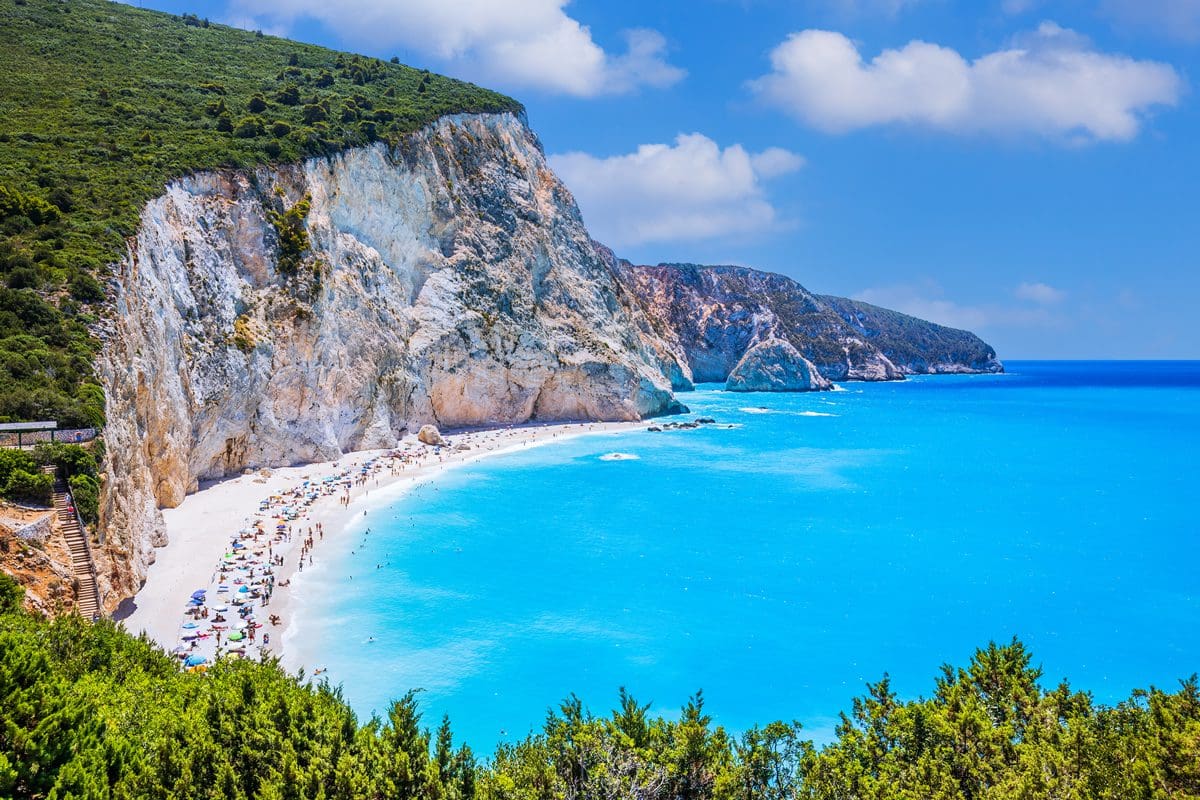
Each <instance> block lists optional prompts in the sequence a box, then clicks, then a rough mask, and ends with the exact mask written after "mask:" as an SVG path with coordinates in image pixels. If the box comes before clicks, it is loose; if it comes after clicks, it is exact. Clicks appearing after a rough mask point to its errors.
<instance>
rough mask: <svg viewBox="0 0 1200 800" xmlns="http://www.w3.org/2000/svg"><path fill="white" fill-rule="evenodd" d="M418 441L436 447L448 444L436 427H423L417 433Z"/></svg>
mask: <svg viewBox="0 0 1200 800" xmlns="http://www.w3.org/2000/svg"><path fill="white" fill-rule="evenodd" d="M417 441H419V442H421V443H422V444H428V445H433V446H435V447H437V446H441V445H444V444H445V443H446V440H445V439H443V438H442V434H441V432H440V431H438V429H437V426H436V425H422V426H421V430H419V431H417Z"/></svg>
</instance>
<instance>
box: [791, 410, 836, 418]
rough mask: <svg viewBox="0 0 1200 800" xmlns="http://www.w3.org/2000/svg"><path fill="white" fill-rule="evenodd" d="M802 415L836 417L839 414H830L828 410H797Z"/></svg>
mask: <svg viewBox="0 0 1200 800" xmlns="http://www.w3.org/2000/svg"><path fill="white" fill-rule="evenodd" d="M797 413H798V414H799V415H800V416H802V417H836V416H837V414H830V413H829V412H828V411H799V412H797Z"/></svg>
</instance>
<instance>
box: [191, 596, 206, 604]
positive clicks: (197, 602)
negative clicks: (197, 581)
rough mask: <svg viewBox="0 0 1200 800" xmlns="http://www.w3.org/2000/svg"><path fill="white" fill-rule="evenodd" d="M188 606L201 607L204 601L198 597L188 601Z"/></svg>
mask: <svg viewBox="0 0 1200 800" xmlns="http://www.w3.org/2000/svg"><path fill="white" fill-rule="evenodd" d="M188 605H189V606H202V605H204V600H202V599H201V598H199V597H193V598H192V599H191V600H188Z"/></svg>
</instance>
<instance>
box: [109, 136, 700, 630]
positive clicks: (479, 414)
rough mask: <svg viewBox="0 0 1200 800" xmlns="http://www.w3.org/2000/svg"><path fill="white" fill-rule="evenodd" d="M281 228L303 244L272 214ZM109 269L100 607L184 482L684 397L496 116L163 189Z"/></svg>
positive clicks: (130, 579) (564, 208) (544, 174)
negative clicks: (295, 230) (459, 431)
mask: <svg viewBox="0 0 1200 800" xmlns="http://www.w3.org/2000/svg"><path fill="white" fill-rule="evenodd" d="M297 221H298V222H299V224H300V227H301V228H302V230H303V231H304V232H305V233H306V238H307V242H306V244H307V247H306V248H304V249H303V250H302V251H300V252H294V251H291V250H287V249H284V248H282V247H281V243H280V242H281V237H280V236H279V230H280V228H279V227H278V226H283V225H287V224H289V222H290V223H296V222H297ZM293 243H294V240H293ZM293 250H294V247H293ZM114 283H115V287H114V288H115V293H116V305H115V309H114V311H115V313H114V314H113V318H112V323H111V329H110V330H108V331H107V333H106V335H105V347H104V351H103V353H102V355H101V358H100V361H99V364H98V371H99V373H100V377H101V380H102V382H103V384H104V387H105V391H106V392H107V396H108V426H107V429H106V431H105V440H106V443H107V448H106V451H107V458H106V463H105V465H104V471H105V481H104V486H103V491H102V494H103V496H102V500H101V514H102V524H103V529H104V530H105V532H106V543H105V547H104V548H103V550H104V552H103V553H102V554H101V561H102V564H101V573H102V575H101V584H102V586H101V591H102V595H103V596H104V597H105V598H106V605H107V606H109V607H110V608H111V607H112V606H113V605H115V604H116V602H117V601H118V600H119V599H120V598H121V597H123V596H128V595H131V594H132V593H134V592H135V591H136V590H137V588H138V586H139V584H140V581H141V579H142V578H143V576H144V574H145V569H146V566H147V565H148V564H149V563H150V561H151V560H152V558H153V553H152V546H153V545H161V544H162V543H163V542H164V539H163V528H162V525H161V515H160V514H159V510H158V509H159V508H160V507H170V506H174V505H176V504H178V503H179V502H180V501H181V500H182V499H183V497H184V496H185V495H186V494H187V493H188V492H191V491H193V490H195V489H196V487H197V485H198V482H199V481H201V480H204V479H213V478H221V477H223V476H226V475H233V474H237V473H240V472H241V471H242V470H243V469H245V468H248V467H249V468H256V467H261V466H277V465H284V464H295V463H302V462H307V461H313V460H319V459H328V458H333V457H336V456H338V455H340V454H341V453H343V452H346V451H350V450H356V449H365V448H372V447H386V446H390V445H393V444H395V442H396V440H397V438H398V437H399V436H400V435H401V433H402V432H404V431H406V430H415V429H416V428H417V427H419V426H420V425H421V424H424V423H436V424H439V425H441V426H443V427H455V426H467V425H480V424H485V423H515V422H524V421H527V420H531V419H536V420H568V419H597V420H633V419H640V418H643V417H648V416H652V415H655V414H661V413H666V412H671V411H674V410H677V409H678V408H679V405H678V403H677V402H676V401H675V400H674V399H673V397H672V394H671V386H670V382H669V381H668V379H667V378H666V377H664V376H665V375H670V374H673V373H678V372H679V371H680V368H679V366H678V365H677V364H673V363H666V362H664V359H668V361H669V358H670V356H669V355H668V354H664V353H660V352H658V350H657V349H656V348H655V347H654V346H652V345H648V344H647V343H646V341H645V340H644V338H643V336H642V334H641V332H642V331H647V330H649V329H650V325H649V322H648V321H647V320H646V319H644V317H643V316H642V311H641V308H640V306H639V305H638V304H637V303H635V302H633V301H632V299H631V297H630V296H629V295H628V293H627V292H625V291H624V290H623V288H622V287H620V286H619V285H618V284H617V281H616V279H615V276H614V275H613V273H612V272H611V271H610V270H609V268H608V266H607V264H606V263H605V262H604V261H603V260H602V259H600V258H599V257H598V256H597V254H596V251H595V250H594V248H593V246H592V242H591V240H590V238H589V237H588V234H587V231H586V229H585V228H584V226H583V222H582V220H581V218H580V216H579V212H578V209H577V208H576V206H575V202H574V200H573V198H572V197H571V195H570V193H569V192H568V191H567V190H566V188H565V187H564V186H563V185H562V184H561V183H560V182H559V180H558V179H557V178H556V177H555V175H554V174H553V173H552V172H551V171H550V169H549V168H548V167H547V165H546V161H545V158H544V155H543V153H542V150H541V147H540V145H539V143H538V141H537V139H536V138H535V137H534V135H533V134H532V133H531V132H530V131H529V129H528V128H527V127H526V126H525V125H524V124H523V123H522V122H521V121H520V120H518V119H517V118H516V117H514V116H512V115H511V114H500V115H472V116H458V117H445V118H443V119H441V120H439V121H438V122H437V123H435V124H433V125H431V126H429V127H427V128H425V129H424V130H422V131H421V132H419V133H417V134H414V135H413V136H411V137H410V138H409V139H408V140H407V141H406V142H405V143H404V144H403V145H402V146H401V147H399V148H397V149H395V150H389V149H387V148H386V147H385V146H384V145H382V144H379V145H374V146H371V147H365V148H361V149H356V150H350V151H347V152H344V153H341V154H339V155H337V156H333V157H330V158H328V159H312V160H309V161H307V162H305V163H303V164H297V165H292V166H286V167H278V168H262V169H258V170H256V171H254V172H252V173H246V172H227V173H202V174H197V175H194V176H192V177H189V178H186V179H183V180H179V181H176V182H175V183H173V184H171V185H170V186H168V187H167V188H166V191H165V193H164V194H163V195H162V196H161V197H160V198H158V199H156V200H154V201H153V202H151V203H149V204H148V205H147V206H146V208H145V209H144V210H143V212H142V215H141V224H140V228H139V230H138V232H137V235H136V236H135V237H134V238H133V239H132V240H131V241H130V244H129V253H128V256H127V257H126V258H125V260H124V261H123V262H122V263H120V264H118V265H117V266H116V267H115V281H114ZM105 562H106V563H105Z"/></svg>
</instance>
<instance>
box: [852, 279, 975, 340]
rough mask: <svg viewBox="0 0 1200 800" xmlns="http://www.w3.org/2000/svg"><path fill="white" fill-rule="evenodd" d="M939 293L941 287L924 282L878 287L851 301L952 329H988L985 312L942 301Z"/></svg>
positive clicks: (942, 298)
mask: <svg viewBox="0 0 1200 800" xmlns="http://www.w3.org/2000/svg"><path fill="white" fill-rule="evenodd" d="M941 294H942V290H941V287H939V286H938V285H937V284H933V283H926V284H924V285H921V286H910V285H898V286H878V287H874V288H870V289H864V290H863V291H861V292H859V293H858V294H856V295H854V299H855V300H862V301H863V302H864V303H871V304H872V305H877V306H883V307H884V308H890V309H892V310H894V311H900V312H902V313H904V314H908V315H910V316H914V317H919V318H920V319H924V320H928V321H930V322H936V323H938V324H939V325H947V326H949V327H951V328H963V329H966V330H976V329H978V328H984V327H987V325H988V323H989V322H990V321H991V315H990V314H989V313H988V311H987V309H985V308H982V307H980V306H970V305H961V304H959V303H955V302H953V301H952V300H947V299H945V298H944V297H942V296H941Z"/></svg>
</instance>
